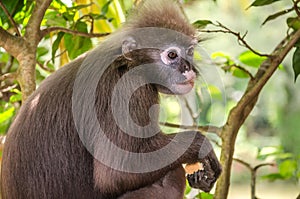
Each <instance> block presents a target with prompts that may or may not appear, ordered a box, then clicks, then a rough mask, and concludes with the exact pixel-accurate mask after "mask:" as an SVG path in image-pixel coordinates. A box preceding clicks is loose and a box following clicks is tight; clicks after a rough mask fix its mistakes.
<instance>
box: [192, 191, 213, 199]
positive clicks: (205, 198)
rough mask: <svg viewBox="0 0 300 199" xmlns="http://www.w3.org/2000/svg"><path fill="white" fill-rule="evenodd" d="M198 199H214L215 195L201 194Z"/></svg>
mask: <svg viewBox="0 0 300 199" xmlns="http://www.w3.org/2000/svg"><path fill="white" fill-rule="evenodd" d="M196 198H199V199H213V198H214V195H213V194H210V193H205V192H201V193H199V194H198V195H197V196H196Z"/></svg>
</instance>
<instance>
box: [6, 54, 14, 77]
mask: <svg viewBox="0 0 300 199" xmlns="http://www.w3.org/2000/svg"><path fill="white" fill-rule="evenodd" d="M14 60H15V58H14V57H13V56H11V55H10V57H9V60H8V62H7V63H6V65H5V68H4V71H3V73H9V71H10V70H11V68H12V66H13V63H14Z"/></svg>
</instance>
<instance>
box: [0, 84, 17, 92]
mask: <svg viewBox="0 0 300 199" xmlns="http://www.w3.org/2000/svg"><path fill="white" fill-rule="evenodd" d="M17 86H18V84H13V85H7V86H3V87H1V88H0V92H2V93H6V92H9V91H10V90H12V89H14V88H17Z"/></svg>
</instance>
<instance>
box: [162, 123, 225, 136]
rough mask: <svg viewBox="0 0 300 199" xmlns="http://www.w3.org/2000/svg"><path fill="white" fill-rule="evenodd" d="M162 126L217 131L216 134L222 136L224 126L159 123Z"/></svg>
mask: <svg viewBox="0 0 300 199" xmlns="http://www.w3.org/2000/svg"><path fill="white" fill-rule="evenodd" d="M159 124H160V125H162V126H165V127H170V128H177V129H184V130H196V131H201V132H211V133H215V134H216V135H218V136H220V134H221V130H222V128H220V127H216V126H196V125H195V126H189V125H179V124H173V123H169V122H166V123H163V122H160V123H159Z"/></svg>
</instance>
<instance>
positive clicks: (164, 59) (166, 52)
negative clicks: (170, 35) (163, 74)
mask: <svg viewBox="0 0 300 199" xmlns="http://www.w3.org/2000/svg"><path fill="white" fill-rule="evenodd" d="M170 52H176V53H177V55H178V56H179V57H181V49H180V48H178V47H169V48H167V49H166V50H164V51H163V52H162V53H160V58H161V60H162V62H163V63H164V64H166V65H170V64H172V63H173V61H174V60H172V59H170V58H169V56H168V55H169V53H170Z"/></svg>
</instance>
